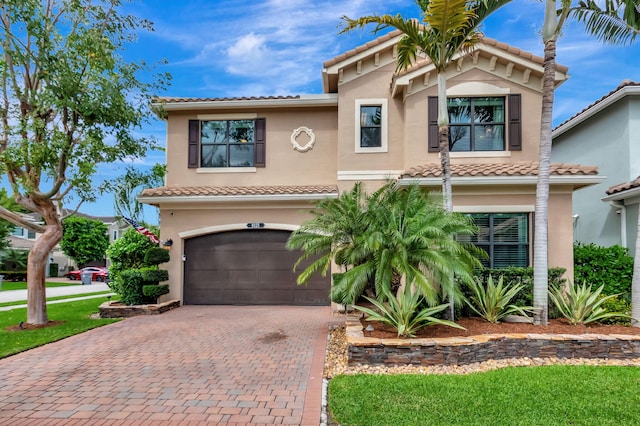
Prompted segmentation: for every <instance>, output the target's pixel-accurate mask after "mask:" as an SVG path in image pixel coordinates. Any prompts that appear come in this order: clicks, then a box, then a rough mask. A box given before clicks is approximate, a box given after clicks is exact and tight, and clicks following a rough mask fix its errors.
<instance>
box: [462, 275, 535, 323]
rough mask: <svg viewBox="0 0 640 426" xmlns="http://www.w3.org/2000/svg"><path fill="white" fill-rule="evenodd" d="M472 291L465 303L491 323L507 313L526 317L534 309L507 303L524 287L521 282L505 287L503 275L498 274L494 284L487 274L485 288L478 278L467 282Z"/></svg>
mask: <svg viewBox="0 0 640 426" xmlns="http://www.w3.org/2000/svg"><path fill="white" fill-rule="evenodd" d="M468 285H469V288H470V289H471V290H472V291H473V296H471V297H470V299H469V300H467V305H469V307H470V308H471V309H472V310H473V311H474V312H475V313H477V314H478V315H480V316H481V317H482V318H484V319H486V320H487V321H489V322H491V323H494V324H495V323H498V322H500V321H501V320H502V319H504V318H505V317H506V316H507V315H513V314H519V315H522V316H525V317H528V314H529V313H532V312H534V311H535V308H534V307H533V306H516V305H513V304H509V302H511V299H513V298H514V297H515V296H516V295H517V294H518V293H519V292H520V290H522V288H523V287H524V285H523V284H517V285H513V286H507V287H505V286H504V285H503V277H502V276H500V278H499V279H498V284H494V282H493V277H491V275H489V279H488V280H487V285H486V288H485V286H484V285H483V284H482V281H481V280H480V279H476V280H474V281H472V282H471V283H469V284H468Z"/></svg>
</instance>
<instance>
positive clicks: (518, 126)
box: [508, 94, 522, 151]
mask: <svg viewBox="0 0 640 426" xmlns="http://www.w3.org/2000/svg"><path fill="white" fill-rule="evenodd" d="M508 99H509V105H508V107H509V124H508V125H509V133H508V134H509V150H510V151H522V122H521V118H520V116H521V115H522V114H521V111H522V100H521V96H520V95H519V94H516V95H509V98H508Z"/></svg>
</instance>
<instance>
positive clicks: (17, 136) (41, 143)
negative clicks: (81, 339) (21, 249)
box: [0, 0, 168, 324]
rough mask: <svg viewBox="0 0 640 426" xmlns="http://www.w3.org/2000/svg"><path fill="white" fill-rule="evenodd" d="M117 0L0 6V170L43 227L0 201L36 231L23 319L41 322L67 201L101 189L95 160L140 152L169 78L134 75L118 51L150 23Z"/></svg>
mask: <svg viewBox="0 0 640 426" xmlns="http://www.w3.org/2000/svg"><path fill="white" fill-rule="evenodd" d="M123 2H124V1H122V0H106V1H100V2H96V1H90V0H74V1H67V0H48V1H42V0H3V1H2V2H0V16H1V22H0V46H1V50H2V51H1V55H0V56H1V57H2V60H0V99H1V101H0V139H1V140H2V143H1V144H0V172H1V173H2V174H3V175H4V177H6V181H7V182H9V183H10V189H11V191H12V193H13V194H12V195H13V197H14V199H15V200H16V202H17V203H18V204H20V205H21V206H22V207H24V208H25V209H27V210H28V211H31V212H35V213H38V214H39V215H40V217H41V218H42V221H43V222H44V223H43V224H39V223H34V222H31V221H28V220H26V219H25V218H24V217H23V216H22V215H20V214H17V213H16V212H13V211H10V210H8V209H6V208H4V207H0V217H2V218H3V219H6V220H8V221H9V222H12V223H14V224H15V225H18V226H22V227H25V228H27V229H30V230H32V231H35V232H37V233H39V234H40V237H39V238H38V239H37V240H36V241H35V242H34V245H33V248H32V249H31V251H30V253H29V262H28V265H27V272H28V289H29V291H28V298H27V323H30V324H46V323H47V322H48V318H47V310H46V306H47V305H46V303H45V302H46V291H45V272H46V266H47V260H48V258H49V253H50V252H51V250H52V249H53V248H54V247H55V245H56V244H57V243H58V242H59V241H60V239H61V238H62V219H63V218H62V217H61V216H60V214H59V213H58V212H60V211H63V207H64V204H65V203H66V204H69V203H71V202H73V203H74V204H75V205H76V208H77V207H78V206H79V203H80V202H82V201H85V200H93V199H95V197H96V195H97V194H98V192H97V191H95V188H93V187H92V185H91V176H92V175H93V174H94V173H95V172H96V170H97V169H98V167H97V164H99V163H107V164H109V163H113V162H114V161H117V160H123V159H130V158H137V157H140V156H143V155H144V154H145V152H146V150H147V149H148V148H153V147H154V146H155V143H154V141H153V140H152V139H149V138H141V137H139V135H138V133H137V131H136V130H137V129H138V128H139V127H140V126H141V125H142V124H144V123H145V122H146V121H147V120H148V119H149V118H150V117H151V116H152V111H151V108H150V105H149V98H150V97H151V96H152V94H153V92H155V91H157V90H162V89H163V88H164V87H165V86H166V82H167V77H168V76H153V75H147V76H146V77H145V78H144V81H143V80H141V79H139V78H138V77H139V76H140V74H141V73H143V72H148V71H149V70H150V67H149V66H148V65H147V64H145V63H143V62H139V63H137V62H128V61H126V60H125V57H126V55H123V54H122V53H123V51H124V48H125V47H126V46H127V45H128V44H129V43H130V42H132V41H134V40H135V38H136V37H137V36H138V34H140V33H141V32H143V31H146V30H152V25H151V23H150V22H148V21H146V20H143V19H139V18H137V17H135V16H132V15H126V14H122V13H120V12H121V10H122V8H123V4H122V3H123Z"/></svg>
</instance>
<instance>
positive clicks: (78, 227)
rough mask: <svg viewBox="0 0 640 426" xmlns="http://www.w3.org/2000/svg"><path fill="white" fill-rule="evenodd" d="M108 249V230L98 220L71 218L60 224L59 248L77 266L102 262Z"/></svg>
mask: <svg viewBox="0 0 640 426" xmlns="http://www.w3.org/2000/svg"><path fill="white" fill-rule="evenodd" d="M107 247H109V228H108V227H107V225H106V224H105V223H104V222H102V221H99V220H92V219H87V218H85V217H77V216H71V217H68V218H66V219H65V220H64V221H63V222H62V240H60V248H61V249H62V251H63V252H64V254H66V255H67V256H69V257H70V258H71V259H73V261H74V262H75V263H76V265H78V267H79V268H82V267H84V265H86V264H87V263H89V262H92V261H94V260H103V259H104V257H105V253H106V251H107Z"/></svg>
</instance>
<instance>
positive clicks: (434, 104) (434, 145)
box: [427, 96, 440, 152]
mask: <svg viewBox="0 0 640 426" xmlns="http://www.w3.org/2000/svg"><path fill="white" fill-rule="evenodd" d="M427 115H428V119H429V137H428V146H429V152H439V151H440V143H439V141H438V139H439V134H438V97H437V96H429V100H428V103H427Z"/></svg>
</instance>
